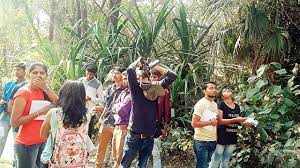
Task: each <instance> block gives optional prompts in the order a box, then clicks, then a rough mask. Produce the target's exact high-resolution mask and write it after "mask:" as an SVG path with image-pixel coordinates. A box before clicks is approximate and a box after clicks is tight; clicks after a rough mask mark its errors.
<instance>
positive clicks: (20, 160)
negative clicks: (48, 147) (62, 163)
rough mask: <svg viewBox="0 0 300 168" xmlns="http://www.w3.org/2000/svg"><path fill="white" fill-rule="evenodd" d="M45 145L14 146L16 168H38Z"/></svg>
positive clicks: (40, 164)
mask: <svg viewBox="0 0 300 168" xmlns="http://www.w3.org/2000/svg"><path fill="white" fill-rule="evenodd" d="M44 147H45V143H40V144H34V145H23V144H15V150H16V155H17V165H18V168H29V167H30V168H40V167H41V166H42V162H41V154H42V152H43V150H44Z"/></svg>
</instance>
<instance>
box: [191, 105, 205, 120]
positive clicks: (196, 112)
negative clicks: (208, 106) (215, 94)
mask: <svg viewBox="0 0 300 168" xmlns="http://www.w3.org/2000/svg"><path fill="white" fill-rule="evenodd" d="M203 113H204V106H203V105H201V104H200V103H197V104H196V105H195V106H194V113H193V115H197V116H199V117H202V116H203Z"/></svg>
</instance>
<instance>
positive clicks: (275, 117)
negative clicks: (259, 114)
mask: <svg viewBox="0 0 300 168" xmlns="http://www.w3.org/2000/svg"><path fill="white" fill-rule="evenodd" d="M279 117H280V116H279V115H278V114H272V115H271V118H272V119H275V120H276V119H278V118H279Z"/></svg>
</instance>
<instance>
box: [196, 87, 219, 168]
mask: <svg viewBox="0 0 300 168" xmlns="http://www.w3.org/2000/svg"><path fill="white" fill-rule="evenodd" d="M202 90H203V92H204V95H205V96H204V97H203V98H202V99H200V100H199V101H198V102H197V103H196V105H195V106H194V113H193V118H192V127H193V128H194V131H195V134H194V152H195V154H196V158H197V164H196V168H206V167H207V163H208V161H209V160H210V158H211V155H212V154H213V152H214V151H215V148H216V140H217V130H216V126H217V124H218V121H217V115H218V107H217V103H216V102H214V98H215V96H216V95H217V88H216V83H214V82H206V83H204V85H203V88H202Z"/></svg>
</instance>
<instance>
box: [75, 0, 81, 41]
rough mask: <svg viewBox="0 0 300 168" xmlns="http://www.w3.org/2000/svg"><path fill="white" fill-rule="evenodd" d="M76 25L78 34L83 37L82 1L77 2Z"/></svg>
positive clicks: (77, 0)
mask: <svg viewBox="0 0 300 168" xmlns="http://www.w3.org/2000/svg"><path fill="white" fill-rule="evenodd" d="M76 12H77V13H76V24H77V33H78V35H79V36H80V37H81V26H80V24H81V5H80V0H76Z"/></svg>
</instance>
